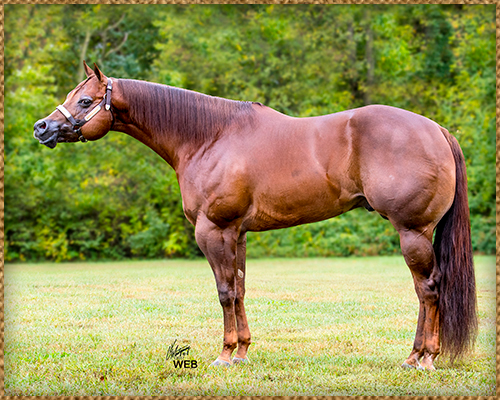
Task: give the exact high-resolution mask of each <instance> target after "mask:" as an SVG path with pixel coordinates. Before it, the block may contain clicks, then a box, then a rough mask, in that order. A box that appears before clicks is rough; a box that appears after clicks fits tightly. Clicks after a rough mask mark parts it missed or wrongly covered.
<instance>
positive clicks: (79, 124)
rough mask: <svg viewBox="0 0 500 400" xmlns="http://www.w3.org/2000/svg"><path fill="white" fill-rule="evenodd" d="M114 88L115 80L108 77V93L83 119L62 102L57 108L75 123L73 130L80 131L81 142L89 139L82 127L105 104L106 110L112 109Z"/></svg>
mask: <svg viewBox="0 0 500 400" xmlns="http://www.w3.org/2000/svg"><path fill="white" fill-rule="evenodd" d="M112 90H113V81H112V80H111V78H108V84H107V86H106V93H104V97H103V98H102V100H101V102H100V103H99V104H98V105H97V106H95V107H94V108H93V109H92V111H90V112H89V113H88V114H87V115H85V117H84V118H83V119H75V118H74V117H73V115H71V113H70V112H69V111H68V110H67V108H66V107H64V106H63V105H62V104H61V105H59V106H57V107H56V109H58V110H59V111H60V112H61V113H62V115H64V116H65V117H66V119H67V120H68V121H69V123H70V124H71V125H73V131H74V132H76V133H78V135H79V136H78V140H80V141H81V142H86V141H87V139H85V137H84V136H83V134H82V131H81V127H82V126H83V125H85V124H86V123H87V122H89V121H90V120H91V119H92V118H93V117H94V116H95V115H96V114H97V113H98V112H99V111H101V108H102V106H103V105H104V108H105V109H106V111H109V110H110V109H111V91H112Z"/></svg>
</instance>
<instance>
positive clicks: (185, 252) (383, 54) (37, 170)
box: [4, 4, 495, 261]
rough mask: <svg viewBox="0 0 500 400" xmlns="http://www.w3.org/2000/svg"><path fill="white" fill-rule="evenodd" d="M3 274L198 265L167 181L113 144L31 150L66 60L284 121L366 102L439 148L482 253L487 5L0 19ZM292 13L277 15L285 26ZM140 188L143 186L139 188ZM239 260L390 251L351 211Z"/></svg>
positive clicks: (68, 73)
mask: <svg viewBox="0 0 500 400" xmlns="http://www.w3.org/2000/svg"><path fill="white" fill-rule="evenodd" d="M4 11H5V85H6V87H5V204H6V214H5V234H6V242H5V244H6V260H7V261H15V260H42V259H49V260H75V259H120V258H126V257H141V258H156V257H165V256H183V257H193V256H197V255H200V254H201V253H200V252H199V250H198V248H197V246H196V243H195V241H194V235H193V228H192V227H191V226H190V225H189V224H188V223H187V221H186V219H185V218H184V216H183V212H182V207H181V199H180V194H179V189H178V185H177V182H176V178H175V174H174V173H173V171H171V169H170V168H169V167H168V165H166V164H165V163H164V162H163V161H162V160H161V159H160V158H159V157H158V156H157V155H156V154H154V153H153V152H152V151H151V150H150V149H148V148H147V147H145V146H143V145H142V144H140V143H138V142H136V141H134V140H133V139H131V138H129V137H128V136H126V135H122V134H119V133H110V134H109V135H108V136H106V137H105V138H104V139H102V140H100V141H99V142H97V143H87V144H85V145H83V144H75V145H61V146H58V147H57V148H56V149H54V150H53V151H50V152H49V150H47V149H46V148H44V147H42V146H40V145H39V144H38V143H37V142H36V141H35V140H33V138H32V126H33V123H34V122H35V121H36V120H38V119H39V118H41V117H44V116H46V115H48V114H49V113H50V112H51V111H52V110H53V109H54V108H55V106H56V105H57V104H58V103H59V102H61V100H62V99H63V98H64V96H65V95H66V93H67V92H68V91H69V90H71V89H72V88H73V87H74V86H75V85H76V83H77V82H78V81H79V80H80V79H82V77H83V74H82V73H83V70H82V69H81V61H82V60H83V59H86V60H87V61H88V62H93V61H96V62H98V63H99V65H100V67H101V68H102V69H103V71H104V72H105V73H106V74H108V75H111V76H115V77H122V78H136V79H137V78H138V79H147V80H151V81H155V82H160V83H165V84H170V85H174V86H179V87H184V88H188V89H193V90H197V91H200V92H203V93H207V94H212V95H216V96H222V97H227V98H232V99H239V100H253V101H260V102H262V103H264V104H266V105H268V106H271V107H273V108H275V109H277V110H279V111H281V112H284V113H287V114H289V115H293V116H313V115H321V114H327V113H333V112H337V111H342V110H345V109H349V108H354V107H360V106H363V105H365V104H370V103H381V104H388V105H393V106H397V107H401V108H405V109H408V110H410V111H414V112H417V113H419V114H422V115H425V116H427V117H429V118H432V119H433V120H435V121H436V122H438V123H439V124H441V125H442V126H444V127H446V128H447V129H448V130H449V131H450V132H451V133H452V134H454V135H455V136H456V137H457V138H458V140H459V142H460V144H461V146H462V149H463V151H464V154H465V158H466V160H467V171H468V177H469V201H470V209H471V219H472V229H473V246H474V248H475V250H476V251H480V252H486V253H493V251H494V250H495V169H494V162H495V6H494V5H473V6H469V5H410V6H408V5H405V6H398V5H164V6H144V5H100V4H97V5H87V4H79V5H34V4H25V5H5V6H4ZM291 11H292V12H291ZM145 177H146V178H145ZM249 241H250V242H251V244H250V245H249V246H248V251H249V254H250V255H253V256H269V255H287V256H291V255H299V256H305V255H320V256H339V255H351V254H355V255H365V254H367V255H372V254H392V253H396V252H399V240H398V237H397V234H396V232H395V231H394V229H393V228H392V227H391V225H390V224H389V223H388V222H387V221H383V220H381V219H380V218H379V217H378V216H377V215H374V214H373V213H372V214H368V213H367V212H366V211H365V210H355V211H353V212H351V213H348V214H346V215H344V216H341V217H338V218H335V219H332V220H329V221H323V222H321V223H317V224H312V225H307V226H300V227H296V228H292V229H289V230H284V231H279V232H267V233H255V234H251V235H250V237H249Z"/></svg>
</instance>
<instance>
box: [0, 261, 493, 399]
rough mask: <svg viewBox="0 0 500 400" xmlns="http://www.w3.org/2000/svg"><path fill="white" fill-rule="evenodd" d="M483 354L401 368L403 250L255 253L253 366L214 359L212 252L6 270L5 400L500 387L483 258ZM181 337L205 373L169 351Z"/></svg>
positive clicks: (217, 336) (408, 291) (250, 278)
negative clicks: (362, 254) (202, 256)
mask: <svg viewBox="0 0 500 400" xmlns="http://www.w3.org/2000/svg"><path fill="white" fill-rule="evenodd" d="M475 262H476V276H477V281H478V302H479V317H480V322H479V327H480V332H479V337H478V340H477V344H476V347H475V351H474V353H473V354H472V355H471V356H469V357H467V358H466V359H464V360H462V361H460V362H458V363H455V364H454V365H450V364H449V362H447V361H446V360H445V359H438V361H437V363H436V367H437V368H438V370H437V371H435V372H432V373H430V372H423V371H416V370H403V369H401V368H400V364H401V363H402V362H403V361H404V360H405V358H406V357H407V356H408V354H409V352H410V350H411V348H412V344H413V338H414V332H415V328H416V321H417V311H418V302H417V298H416V295H415V292H414V289H413V282H412V280H411V275H410V272H409V270H408V268H407V267H406V265H405V264H404V261H403V258H402V257H373V258H346V259H340V258H336V259H271V260H250V261H249V262H248V268H247V297H246V299H247V300H246V308H247V315H248V319H249V324H250V329H251V332H252V339H253V344H252V346H251V347H250V352H249V358H250V360H251V363H249V364H246V365H238V366H233V367H231V368H211V367H209V364H210V363H211V362H212V361H213V360H214V359H215V358H216V357H217V355H218V354H219V351H220V349H221V344H222V311H221V308H220V306H219V303H218V298H217V292H216V289H215V281H214V278H213V276H212V272H211V270H210V268H209V266H208V264H207V262H206V261H204V260H199V261H179V260H171V261H156V262H121V263H118V262H117V263H80V264H37V265H21V264H17V265H6V267H5V298H4V300H5V346H4V350H5V357H4V361H5V394H6V395H66V396H69V395H92V396H99V395H193V396H194V395H227V396H240V395H411V396H416V395H419V396H423V395H445V396H450V395H467V396H478V395H496V370H495V337H496V335H495V329H496V325H495V321H496V318H495V315H496V312H495V309H496V306H495V299H496V286H495V275H496V272H495V259H494V257H476V258H475ZM176 339H177V343H178V344H180V345H189V346H190V347H191V349H190V353H189V357H188V358H189V359H192V360H196V362H197V368H175V367H174V365H173V362H172V360H168V361H167V360H166V355H167V352H168V348H169V346H170V345H171V344H172V343H173V341H174V340H176Z"/></svg>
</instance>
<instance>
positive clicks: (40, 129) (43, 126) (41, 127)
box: [35, 119, 47, 133]
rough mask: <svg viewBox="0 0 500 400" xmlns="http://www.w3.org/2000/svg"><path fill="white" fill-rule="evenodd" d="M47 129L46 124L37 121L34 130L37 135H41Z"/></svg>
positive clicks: (42, 121)
mask: <svg viewBox="0 0 500 400" xmlns="http://www.w3.org/2000/svg"><path fill="white" fill-rule="evenodd" d="M46 129H47V123H46V122H45V121H44V120H43V119H42V120H40V121H37V123H36V124H35V130H37V131H38V132H39V133H43V132H44V131H45V130H46Z"/></svg>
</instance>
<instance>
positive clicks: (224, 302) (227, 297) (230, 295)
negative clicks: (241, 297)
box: [219, 288, 236, 307]
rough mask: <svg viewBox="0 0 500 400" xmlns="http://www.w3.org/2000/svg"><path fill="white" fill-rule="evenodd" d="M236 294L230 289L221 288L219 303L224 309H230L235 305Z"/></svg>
mask: <svg viewBox="0 0 500 400" xmlns="http://www.w3.org/2000/svg"><path fill="white" fill-rule="evenodd" d="M235 299H236V292H235V291H234V290H233V289H230V288H219V302H220V304H221V306H222V307H230V306H232V305H233V304H234V302H235Z"/></svg>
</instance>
